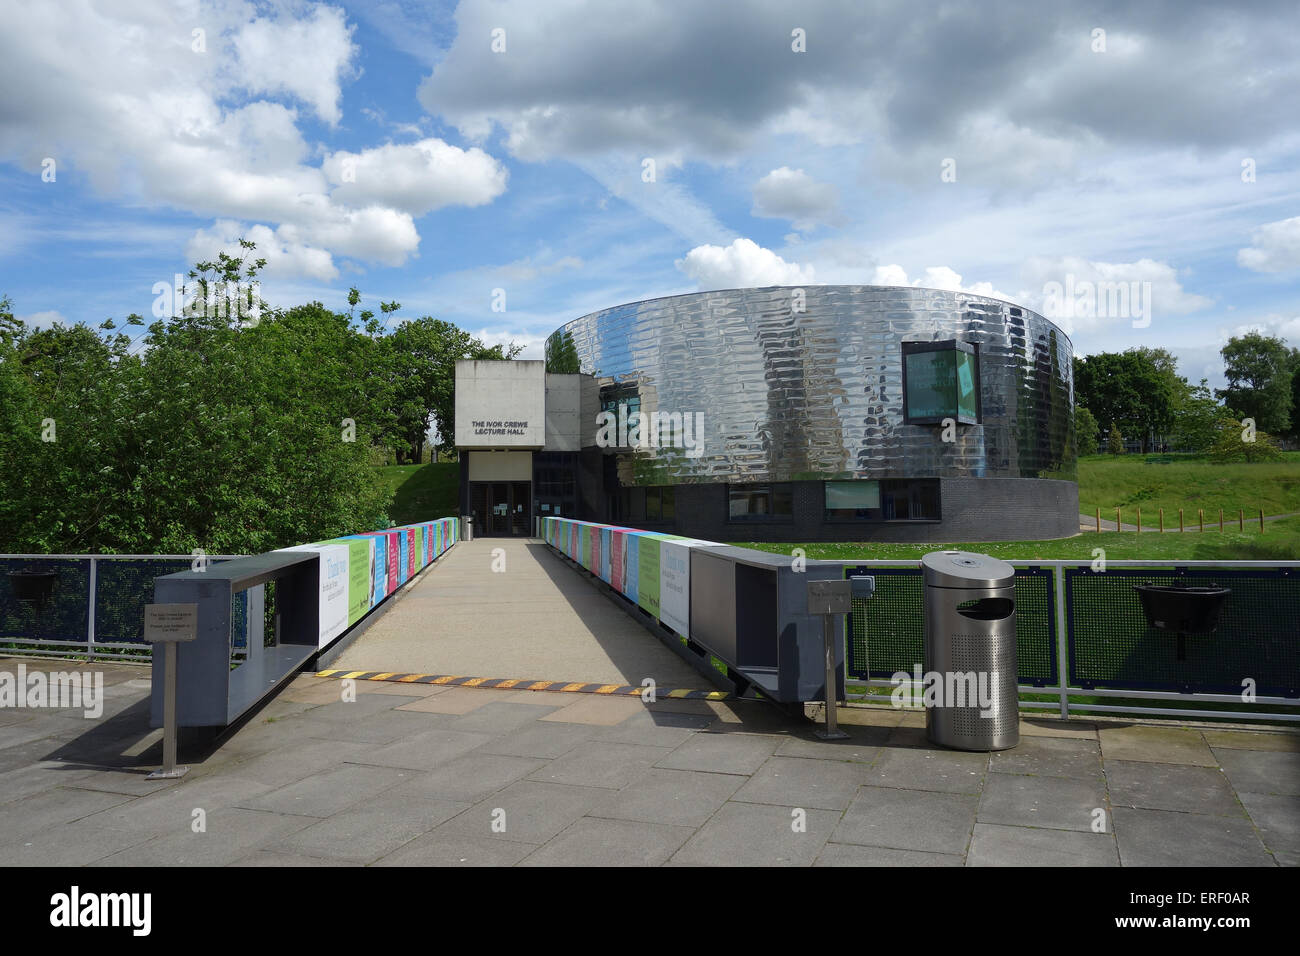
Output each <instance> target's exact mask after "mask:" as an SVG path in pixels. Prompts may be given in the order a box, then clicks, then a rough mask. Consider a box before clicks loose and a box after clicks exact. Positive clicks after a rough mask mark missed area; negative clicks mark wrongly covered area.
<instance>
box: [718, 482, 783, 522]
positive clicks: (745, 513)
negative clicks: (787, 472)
mask: <svg viewBox="0 0 1300 956" xmlns="http://www.w3.org/2000/svg"><path fill="white" fill-rule="evenodd" d="M727 515H728V518H729V519H730V520H732V521H772V520H782V519H786V518H791V517H793V516H794V488H793V486H792V485H788V484H781V485H729V486H728V487H727Z"/></svg>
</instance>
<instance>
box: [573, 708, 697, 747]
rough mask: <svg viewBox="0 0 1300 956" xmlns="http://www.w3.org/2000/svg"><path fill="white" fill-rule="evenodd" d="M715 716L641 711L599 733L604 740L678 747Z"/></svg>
mask: <svg viewBox="0 0 1300 956" xmlns="http://www.w3.org/2000/svg"><path fill="white" fill-rule="evenodd" d="M714 720H715V718H714V717H713V715H711V714H710V715H709V716H707V717H706V716H704V715H703V714H678V713H673V712H671V711H652V710H642V711H639V712H638V713H635V714H633V715H632V716H631V717H628V718H626V719H625V720H623V721H621V722H620V723H617V724H615V725H613V726H612V727H609V728H608V729H607V730H604V731H603V732H602V733H600V734H599V737H600V739H601V740H614V741H619V742H621V743H629V744H641V745H643V746H651V747H677V746H679V745H681V744H683V743H685V742H686V741H687V740H689V739H690V738H691V737H693V736H694V735H695V734H697V733H699V732H700V731H702V730H705V729H707V728H708V727H710V726H711V725H712V724H713V723H714Z"/></svg>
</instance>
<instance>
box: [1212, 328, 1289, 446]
mask: <svg viewBox="0 0 1300 956" xmlns="http://www.w3.org/2000/svg"><path fill="white" fill-rule="evenodd" d="M1219 354H1220V355H1222V356H1223V374H1224V377H1225V378H1226V379H1227V380H1228V387H1227V388H1223V389H1219V390H1218V391H1217V393H1216V394H1217V395H1218V396H1219V398H1221V399H1223V402H1224V404H1225V405H1227V407H1228V408H1230V409H1232V411H1233V413H1234V414H1235V415H1238V416H1240V417H1242V418H1253V419H1254V420H1255V426H1256V427H1257V428H1259V429H1263V430H1266V431H1270V432H1279V433H1281V432H1286V431H1287V430H1288V429H1289V428H1290V427H1291V401H1292V399H1291V392H1292V385H1291V380H1292V377H1293V375H1294V374H1295V371H1296V368H1297V366H1300V352H1298V351H1297V350H1296V349H1293V348H1287V346H1286V343H1285V342H1284V341H1283V340H1282V339H1279V338H1277V337H1276V336H1271V335H1261V334H1260V333H1258V332H1248V333H1246V334H1245V335H1241V336H1233V337H1232V338H1230V339H1228V344H1227V345H1225V346H1224V347H1223V348H1222V349H1221V350H1220V353H1219Z"/></svg>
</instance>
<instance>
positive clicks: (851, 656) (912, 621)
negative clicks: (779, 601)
mask: <svg viewBox="0 0 1300 956" xmlns="http://www.w3.org/2000/svg"><path fill="white" fill-rule="evenodd" d="M848 574H849V575H857V574H866V575H871V576H873V577H874V578H875V579H876V592H875V596H874V597H871V598H867V599H858V600H854V601H853V605H852V606H853V610H852V612H851V613H850V614H849V629H848V641H847V642H846V643H847V646H846V648H845V651H846V657H845V671H844V673H845V676H846V677H847V678H849V679H851V680H852V679H856V680H868V679H876V680H880V679H884V680H888V679H889V678H891V677H893V676H894V674H896V673H898V672H899V671H905V672H907V673H909V674H910V673H912V671H913V668H914V667H916V666H917V665H921V664H923V663H924V661H925V654H924V632H925V619H924V618H925V610H924V599H925V581H924V578H923V577H922V573H921V569H920V568H876V567H857V568H850V569H849V570H848ZM1055 648H1056V607H1055V592H1054V590H1053V587H1052V571H1051V569H1049V568H1037V567H1034V568H1016V651H1017V657H1018V669H1019V671H1020V673H1019V681H1020V683H1022V684H1032V685H1033V686H1035V687H1046V686H1050V685H1055V684H1056V683H1057V673H1058V671H1057V666H1056V653H1055Z"/></svg>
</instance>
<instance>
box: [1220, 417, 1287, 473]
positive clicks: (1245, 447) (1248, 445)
mask: <svg viewBox="0 0 1300 956" xmlns="http://www.w3.org/2000/svg"><path fill="white" fill-rule="evenodd" d="M1250 437H1253V438H1254V441H1250V440H1248V438H1250ZM1281 458H1282V450H1281V449H1280V448H1279V447H1278V444H1277V442H1276V441H1275V440H1274V439H1273V437H1272V436H1271V435H1269V434H1268V433H1267V432H1262V431H1259V430H1255V431H1254V432H1253V434H1252V433H1251V432H1250V431H1249V430H1248V429H1246V428H1245V427H1243V425H1242V423H1241V422H1239V421H1237V420H1236V419H1234V418H1231V417H1228V416H1224V417H1222V418H1220V419H1219V422H1218V428H1217V431H1216V434H1215V438H1214V443H1213V444H1212V445H1211V446H1210V459H1211V460H1212V461H1215V462H1222V463H1227V462H1234V461H1245V462H1255V461H1279V460H1281Z"/></svg>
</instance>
